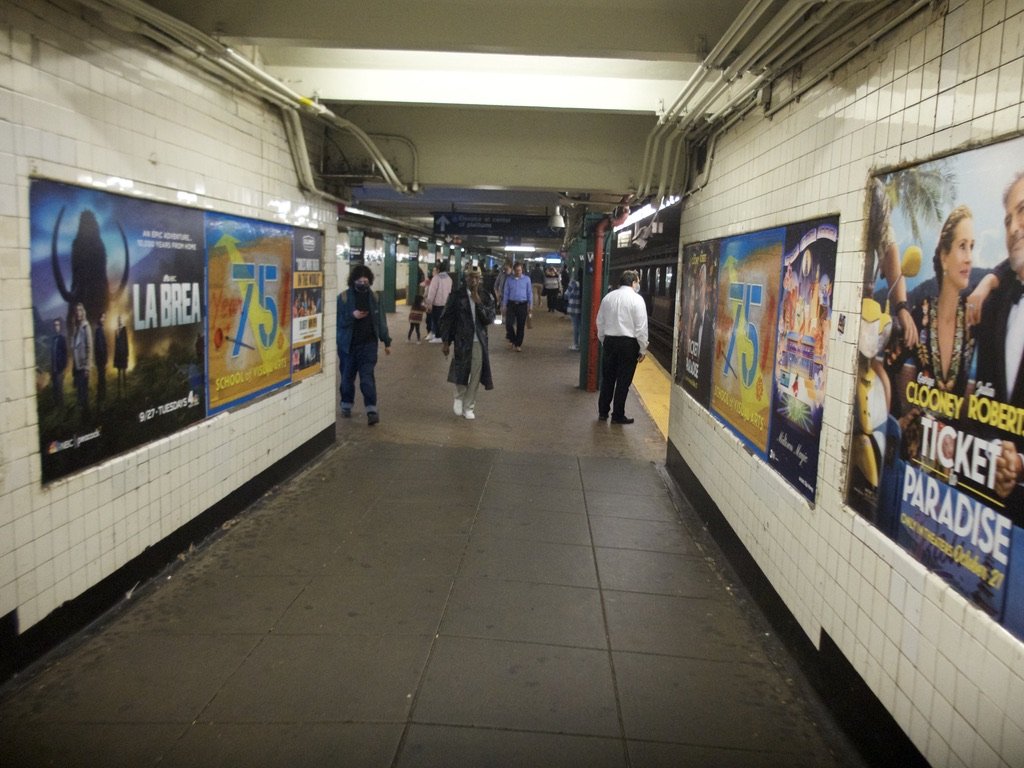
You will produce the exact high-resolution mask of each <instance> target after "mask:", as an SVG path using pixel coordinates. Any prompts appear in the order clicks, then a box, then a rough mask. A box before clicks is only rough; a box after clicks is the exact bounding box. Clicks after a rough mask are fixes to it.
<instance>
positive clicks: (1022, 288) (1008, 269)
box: [977, 171, 1024, 525]
mask: <svg viewBox="0 0 1024 768" xmlns="http://www.w3.org/2000/svg"><path fill="white" fill-rule="evenodd" d="M1003 207H1004V212H1005V216H1004V218H1003V223H1004V225H1005V228H1006V255H1007V257H1008V260H1007V262H1004V264H1001V265H1000V266H999V267H997V268H996V273H997V274H998V276H999V287H998V288H997V289H995V290H994V291H993V292H992V294H991V295H990V296H989V297H988V299H987V300H986V301H985V304H984V306H983V307H982V317H981V324H980V326H979V327H978V330H977V339H978V370H977V381H978V383H979V385H982V384H988V385H990V386H991V388H992V398H993V399H994V400H997V401H999V402H1001V403H1007V404H1009V405H1012V406H1016V407H1018V408H1021V407H1024V366H1022V365H1021V358H1022V356H1024V301H1020V299H1021V296H1022V294H1024V282H1022V281H1024V171H1022V172H1020V173H1018V174H1017V175H1016V176H1015V177H1014V179H1013V181H1012V182H1011V183H1010V186H1009V187H1007V189H1006V193H1005V194H1004V196H1003ZM1022 447H1024V446H1022V443H1021V441H1020V440H1019V439H1018V440H1016V441H1010V440H1004V441H1003V450H1002V454H1001V455H1000V457H999V458H998V459H996V482H995V491H996V494H997V495H998V496H999V497H1001V498H1003V499H1006V498H1007V497H1009V496H1010V495H1011V494H1013V496H1014V498H1013V499H1009V500H1008V501H1007V511H1008V513H1010V515H1011V517H1012V518H1013V520H1014V522H1015V523H1016V524H1017V525H1022V524H1024V516H1022V514H1021V511H1022V508H1024V492H1022V491H1021V486H1020V483H1021V481H1022V480H1024V454H1022V452H1021V451H1022Z"/></svg>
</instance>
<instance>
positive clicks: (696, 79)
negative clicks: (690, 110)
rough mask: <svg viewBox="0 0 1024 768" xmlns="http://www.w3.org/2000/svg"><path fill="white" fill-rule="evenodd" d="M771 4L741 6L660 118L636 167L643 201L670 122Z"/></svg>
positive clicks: (757, 1)
mask: <svg viewBox="0 0 1024 768" xmlns="http://www.w3.org/2000/svg"><path fill="white" fill-rule="evenodd" d="M771 5H772V2H771V0H751V2H749V3H747V4H746V5H745V6H743V10H741V11H740V14H739V16H737V17H736V19H735V20H734V21H733V23H732V24H730V25H729V28H728V29H727V30H726V31H725V34H724V35H722V37H721V39H720V40H719V41H718V43H717V44H716V45H715V47H714V48H713V49H712V50H711V52H710V53H709V54H708V55H707V56H706V57H705V58H704V61H703V62H701V65H700V66H699V67H698V68H697V70H696V71H695V72H694V73H693V74H692V75H691V76H690V79H689V80H687V81H686V84H685V85H684V86H683V89H682V91H680V93H679V95H678V96H677V97H676V100H675V101H674V102H673V103H672V106H671V107H670V108H669V109H668V111H666V112H665V114H664V115H662V116H661V118H660V119H659V121H658V124H657V125H656V126H655V127H654V128H653V129H652V131H651V132H650V133H649V134H648V136H647V142H646V145H645V147H644V156H643V160H642V162H641V166H640V177H639V185H638V189H637V197H638V198H644V197H646V196H647V195H648V194H650V188H651V185H652V183H653V174H654V164H655V160H656V158H657V156H658V154H659V152H660V149H661V143H662V139H663V137H664V134H665V133H667V132H668V131H670V130H671V129H672V125H671V123H672V121H673V120H675V119H676V118H677V117H678V116H679V114H680V113H681V112H682V110H683V109H684V107H685V106H686V104H687V102H689V100H690V99H691V98H693V96H694V95H696V94H697V93H698V92H699V90H700V88H701V87H702V86H703V85H704V84H705V82H706V81H707V79H708V77H709V75H710V74H711V70H712V69H715V68H719V67H721V66H722V62H723V61H725V60H727V59H728V58H729V56H730V55H732V54H733V53H735V51H736V48H737V46H739V45H740V44H741V43H742V41H743V37H744V36H745V35H746V34H747V32H748V31H749V30H750V29H752V28H753V27H754V26H755V25H756V24H757V23H758V21H760V19H761V17H762V16H764V15H765V14H766V13H768V12H769V10H770V9H771Z"/></svg>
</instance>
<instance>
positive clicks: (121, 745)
mask: <svg viewBox="0 0 1024 768" xmlns="http://www.w3.org/2000/svg"><path fill="white" fill-rule="evenodd" d="M187 727H188V726H187V725H185V724H182V723H69V722H61V723H59V724H54V723H38V722H37V723H18V726H17V728H7V727H5V728H4V729H3V738H0V765H3V766H7V768H53V767H54V766H59V767H60V768H97V766H104V768H148V767H149V766H152V768H156V766H157V765H158V764H159V765H161V766H163V765H166V764H165V763H162V762H160V760H161V758H162V757H163V756H164V755H166V754H167V753H168V751H169V750H170V749H171V748H172V746H173V745H174V743H175V742H176V741H177V740H178V738H179V737H180V736H181V733H182V731H184V730H185V729H186V728H187ZM172 765H173V764H172Z"/></svg>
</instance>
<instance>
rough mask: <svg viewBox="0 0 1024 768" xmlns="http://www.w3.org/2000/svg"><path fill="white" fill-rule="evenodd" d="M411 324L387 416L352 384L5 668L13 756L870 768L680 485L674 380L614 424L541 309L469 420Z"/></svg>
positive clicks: (633, 399)
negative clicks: (131, 572)
mask: <svg viewBox="0 0 1024 768" xmlns="http://www.w3.org/2000/svg"><path fill="white" fill-rule="evenodd" d="M406 314H407V310H406V308H405V307H403V306H400V307H399V308H398V312H397V313H395V314H394V315H390V316H389V324H390V328H391V332H392V335H393V336H394V337H395V342H394V345H393V349H392V354H391V355H390V356H384V355H383V354H382V355H381V359H380V362H379V364H378V366H377V378H378V382H379V392H380V413H381V423H380V424H379V425H376V426H373V427H370V426H368V425H367V422H366V417H365V411H364V409H363V406H362V404H361V397H360V398H357V405H356V407H355V409H354V412H353V415H352V418H350V419H343V418H340V414H339V418H338V421H337V427H336V429H337V442H336V444H335V445H334V446H332V447H331V448H330V449H328V450H327V451H326V452H325V453H323V454H322V455H320V456H319V457H318V458H317V459H316V460H314V461H313V462H311V463H310V464H309V465H307V466H306V467H305V468H304V469H303V470H302V471H301V472H299V473H297V474H296V475H295V476H293V477H292V478H291V479H290V480H288V481H287V482H285V483H283V484H281V485H279V486H277V487H275V488H274V489H273V490H272V491H270V492H268V493H267V494H265V495H264V496H263V497H262V498H261V499H260V500H259V501H258V502H257V503H255V504H253V505H252V506H250V507H249V508H247V509H244V510H240V511H239V513H238V514H237V516H236V517H234V518H232V519H231V520H230V521H229V522H228V523H227V524H225V525H224V526H223V527H222V528H221V529H220V530H218V531H217V532H216V533H215V534H214V535H212V536H210V537H209V538H207V539H206V540H204V541H201V542H196V543H195V547H194V549H191V550H190V551H188V552H184V553H182V556H181V557H180V558H179V560H178V561H177V562H175V563H174V564H172V565H169V566H168V567H167V568H166V569H165V571H163V572H162V573H160V574H159V575H157V576H155V577H154V578H153V579H152V580H151V581H149V582H148V583H145V584H143V585H141V586H139V587H138V589H136V590H135V591H134V592H133V593H132V594H131V595H130V596H126V598H125V600H124V601H123V602H122V603H121V604H120V605H119V606H117V607H116V608H115V609H113V610H111V611H109V612H108V613H107V614H105V615H104V616H102V617H100V618H99V619H97V620H96V621H95V622H94V623H93V624H92V625H91V626H89V627H88V628H87V629H86V630H84V631H82V632H80V633H78V634H76V635H75V636H74V637H71V638H69V639H68V640H66V641H65V642H64V643H62V644H61V645H60V646H59V647H58V648H56V649H55V650H53V651H52V652H51V653H49V654H47V655H46V656H45V657H43V658H42V659H40V660H39V661H37V662H36V663H35V664H33V665H32V666H31V667H29V668H28V669H26V670H24V671H23V672H21V673H20V674H18V675H17V676H16V677H14V678H12V679H11V680H9V681H8V682H7V683H6V684H5V685H4V686H3V688H2V689H0V765H3V766H9V767H10V768H20V767H22V766H44V765H53V766H62V767H64V768H72V767H75V766H90V767H93V766H100V767H102V768H108V767H110V766H133V767H134V766H160V767H161V768H164V767H167V766H173V767H177V766H182V767H185V766H188V767H192V768H195V767H198V766H246V767H259V766H281V767H284V766H288V767H289V768H291V767H292V766H303V767H310V766H332V767H336V766H357V767H358V768H377V767H378V766H379V767H381V768H385V767H387V766H393V767H396V768H413V767H414V766H438V767H442V766H443V767H449V766H450V767H461V766H480V767H481V768H490V767H494V768H502V767H504V766H524V767H525V768H534V767H539V766H549V767H551V768H560V767H561V766H574V767H575V766H582V767H583V768H589V767H595V768H596V767H602V768H603V767H604V766H609V767H610V766H632V767H633V768H641V767H644V768H655V767H664V768H668V767H671V768H686V767H689V766H693V767H694V768H696V767H698V766H699V767H700V768H709V767H715V766H718V767H720V768H744V767H746V766H752V767H753V766H757V767H759V768H769V767H774V766H787V767H790V768H793V767H799V766H806V767H807V768H812V767H813V768H828V767H831V766H837V767H838V766H842V767H847V768H861V766H863V765H865V763H864V762H863V760H862V758H861V757H860V756H859V755H858V754H857V752H856V751H855V750H854V748H853V747H852V746H851V744H850V742H849V741H848V740H847V738H846V737H845V735H844V734H843V732H842V731H841V729H840V728H839V727H838V726H837V724H836V723H835V722H834V720H833V719H832V717H831V715H830V714H829V712H828V710H827V709H826V708H825V707H824V706H823V704H822V703H821V702H820V701H819V700H818V699H817V698H816V696H815V694H814V693H813V691H812V689H811V687H810V686H809V685H808V684H807V682H806V681H805V680H804V679H803V678H802V677H801V673H800V671H799V669H798V668H797V666H796V664H795V662H794V661H793V660H792V659H791V658H790V657H789V655H788V654H787V652H786V650H785V648H784V647H783V646H782V644H781V642H779V640H778V639H777V637H776V636H775V634H774V633H773V632H772V630H771V629H770V625H769V623H768V621H767V620H766V618H765V617H764V616H763V615H761V614H760V613H759V612H758V609H757V608H756V606H755V605H754V604H753V602H752V601H751V600H750V599H749V598H747V597H745V594H744V590H743V589H742V587H741V586H740V585H739V584H738V583H737V581H736V579H735V578H734V576H733V575H732V573H731V571H730V570H729V567H728V565H727V563H726V562H725V560H724V558H723V557H722V556H721V554H720V553H719V552H718V550H717V549H716V547H715V544H714V542H713V541H712V540H711V539H710V537H709V536H708V534H707V532H706V531H705V530H704V529H703V528H702V526H701V524H700V521H699V518H698V517H697V515H696V513H695V512H694V510H693V509H692V508H691V507H690V506H689V504H688V502H687V501H686V499H685V498H683V497H681V496H680V495H679V494H678V493H677V492H676V490H675V488H674V485H673V484H672V483H671V482H670V481H669V480H668V479H667V475H666V474H665V470H664V459H665V450H666V444H665V437H664V434H663V431H662V430H663V429H664V426H663V425H662V426H661V427H660V428H659V425H658V423H657V421H656V418H657V414H658V413H661V412H662V411H663V410H664V411H667V408H665V403H666V402H667V398H668V390H669V385H668V382H667V378H666V377H665V375H664V373H663V372H662V373H661V375H660V376H659V375H658V370H657V369H656V367H655V368H654V369H650V368H649V367H648V368H646V369H645V370H643V371H642V375H638V378H637V384H638V386H642V387H643V389H644V392H643V399H644V402H646V403H648V404H649V406H648V407H646V408H645V406H644V405H643V404H641V402H640V400H639V399H638V397H637V393H636V391H631V393H630V397H629V400H628V403H627V414H628V415H630V416H633V417H634V418H635V419H636V422H635V423H634V424H631V425H615V424H610V423H608V422H600V421H598V420H597V405H596V394H594V393H588V392H586V391H585V390H584V389H581V388H580V387H579V386H578V383H579V355H578V353H573V352H569V351H568V350H567V346H568V343H569V336H570V333H571V330H570V328H571V327H570V323H569V322H568V321H567V320H566V319H564V318H562V317H561V316H560V315H556V314H548V313H546V312H543V311H540V312H537V313H536V314H535V317H534V322H533V328H532V329H530V330H529V331H527V338H526V343H525V345H524V348H523V351H522V352H521V353H514V352H512V351H510V350H509V349H507V347H506V345H505V344H504V343H503V329H502V328H501V327H495V328H492V331H491V359H492V365H493V368H494V379H495V388H494V390H493V391H490V392H484V391H481V393H480V396H479V401H478V405H477V409H476V414H477V419H476V420H475V421H468V420H466V419H463V418H459V417H456V416H455V415H454V414H453V412H452V395H453V387H452V386H451V385H449V384H448V383H447V382H446V381H445V376H446V371H447V364H446V362H445V360H444V358H443V357H442V355H441V351H440V345H438V344H428V343H426V342H425V341H424V343H422V344H415V343H407V342H406V339H405V334H406V330H407V328H408V323H407V320H406ZM645 365H646V366H653V365H654V364H653V363H647V364H645ZM324 375H327V376H332V377H333V376H335V372H334V371H327V372H325V373H324ZM641 382H643V383H642V384H641ZM660 409H661V410H660ZM652 413H654V414H656V418H652V416H651V414H652Z"/></svg>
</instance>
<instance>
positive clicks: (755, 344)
mask: <svg viewBox="0 0 1024 768" xmlns="http://www.w3.org/2000/svg"><path fill="white" fill-rule="evenodd" d="M785 234H786V231H785V229H784V228H779V229H771V230H763V231H760V232H752V233H750V234H746V235H739V236H737V237H729V238H725V239H724V240H722V241H721V245H720V246H719V248H720V250H719V264H718V274H719V291H718V303H717V309H716V318H715V351H714V374H713V377H712V390H711V408H712V410H713V411H714V412H715V414H716V415H717V416H718V417H719V418H720V419H721V420H722V421H723V422H725V424H726V425H728V426H729V427H730V428H731V429H732V430H733V432H735V433H736V434H737V435H738V436H739V437H740V438H741V439H742V440H743V441H744V442H746V443H747V444H748V445H749V446H750V447H751V448H753V449H754V450H755V452H756V453H757V454H758V456H760V457H762V458H763V457H764V455H765V449H766V447H767V445H768V425H769V421H770V420H771V397H772V392H771V390H772V368H773V365H774V363H775V343H776V333H775V330H776V323H777V322H778V306H779V305H778V301H779V281H780V275H781V272H780V265H781V264H782V252H783V247H784V244H785Z"/></svg>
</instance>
